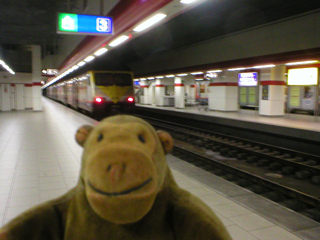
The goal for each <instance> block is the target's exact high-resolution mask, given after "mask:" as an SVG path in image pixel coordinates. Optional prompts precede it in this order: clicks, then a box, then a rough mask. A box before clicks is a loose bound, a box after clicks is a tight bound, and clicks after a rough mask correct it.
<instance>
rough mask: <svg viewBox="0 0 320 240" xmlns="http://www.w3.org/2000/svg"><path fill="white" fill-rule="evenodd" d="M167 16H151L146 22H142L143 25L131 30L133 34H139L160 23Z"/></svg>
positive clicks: (160, 14)
mask: <svg viewBox="0 0 320 240" xmlns="http://www.w3.org/2000/svg"><path fill="white" fill-rule="evenodd" d="M166 16H167V15H165V14H163V13H158V14H157V15H155V16H153V17H152V18H149V19H148V20H146V21H144V22H143V23H141V24H139V25H138V26H137V27H135V28H134V29H133V31H135V32H141V31H143V30H145V29H147V28H149V27H151V26H152V25H154V24H156V23H158V22H160V21H161V20H162V19H164V18H165V17H166Z"/></svg>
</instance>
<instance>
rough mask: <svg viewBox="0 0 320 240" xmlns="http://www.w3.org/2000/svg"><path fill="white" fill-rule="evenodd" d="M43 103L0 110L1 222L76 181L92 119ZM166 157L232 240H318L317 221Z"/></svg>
mask: <svg viewBox="0 0 320 240" xmlns="http://www.w3.org/2000/svg"><path fill="white" fill-rule="evenodd" d="M43 106H44V110H43V111H42V112H32V111H21V112H0V226H1V225H3V224H4V223H6V222H7V221H8V220H10V219H12V218H14V217H15V216H16V215H17V214H19V213H21V212H22V211H24V210H26V209H28V208H30V207H31V206H34V205H35V204H38V203H40V202H43V201H46V200H48V199H52V198H55V197H58V196H60V195H61V194H63V193H65V192H66V191H67V190H68V189H70V188H72V187H73V186H74V185H75V183H76V181H77V178H78V171H79V167H80V159H81V151H82V150H81V148H80V147H79V146H78V145H77V144H76V143H75V141H74V133H75V131H76V130H77V128H78V127H79V126H81V125H83V124H95V121H94V120H92V119H90V118H88V117H86V116H83V115H81V114H79V113H77V112H74V111H72V110H70V109H68V108H66V107H64V106H62V105H60V104H57V103H55V102H53V101H51V100H48V99H45V98H44V99H43ZM167 159H168V162H169V165H170V167H171V168H172V171H173V173H174V176H175V178H176V180H177V182H178V183H179V185H180V186H181V187H183V188H185V189H187V190H189V191H190V192H192V193H194V194H195V195H197V196H199V197H200V198H202V199H203V201H205V202H206V203H207V204H208V205H209V206H210V207H211V208H212V209H213V210H214V211H215V212H216V213H217V214H218V215H219V217H220V218H221V219H222V220H223V222H224V223H225V225H226V227H227V228H228V230H229V231H230V233H231V235H232V237H233V239H234V240H251V239H252V240H268V239H272V240H296V239H319V236H320V224H319V223H316V222H314V221H312V220H309V219H306V218H304V217H303V216H301V215H299V214H297V213H295V212H292V211H289V210H287V209H284V208H283V207H281V206H280V205H277V204H275V203H273V202H270V201H268V200H266V199H263V198H261V197H260V196H257V195H255V194H253V193H251V192H249V191H247V190H244V189H242V188H240V187H238V186H236V185H233V184H232V183H229V182H227V181H225V180H223V179H220V178H219V177H216V176H214V175H211V174H209V173H207V172H204V171H203V170H201V169H199V168H197V167H194V166H192V165H190V164H188V163H186V162H184V161H182V160H180V159H178V158H176V157H174V156H172V155H168V157H167Z"/></svg>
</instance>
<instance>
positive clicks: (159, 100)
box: [155, 79, 165, 106]
mask: <svg viewBox="0 0 320 240" xmlns="http://www.w3.org/2000/svg"><path fill="white" fill-rule="evenodd" d="M155 84H156V85H155V88H156V90H155V93H156V96H155V97H156V105H157V106H164V105H165V104H164V98H163V97H164V95H165V85H164V84H162V82H161V80H160V79H157V80H156V82H155Z"/></svg>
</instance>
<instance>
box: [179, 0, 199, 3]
mask: <svg viewBox="0 0 320 240" xmlns="http://www.w3.org/2000/svg"><path fill="white" fill-rule="evenodd" d="M195 1H196V0H180V2H181V3H184V4H190V3H193V2H195Z"/></svg>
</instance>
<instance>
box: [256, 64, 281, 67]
mask: <svg viewBox="0 0 320 240" xmlns="http://www.w3.org/2000/svg"><path fill="white" fill-rule="evenodd" d="M275 66H276V65H274V64H269V65H260V66H254V67H252V68H272V67H275Z"/></svg>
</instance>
